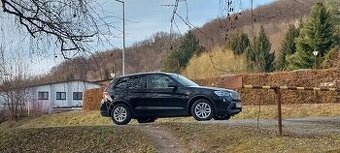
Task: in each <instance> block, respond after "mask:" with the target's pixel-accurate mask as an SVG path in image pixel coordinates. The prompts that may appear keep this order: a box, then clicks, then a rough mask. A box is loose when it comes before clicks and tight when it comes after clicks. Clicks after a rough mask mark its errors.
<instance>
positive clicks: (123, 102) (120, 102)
mask: <svg viewBox="0 0 340 153" xmlns="http://www.w3.org/2000/svg"><path fill="white" fill-rule="evenodd" d="M118 104H125V105H126V106H128V107H129V109H130V112H131V115H132V116H134V111H133V109H132V107H131V105H130V104H129V103H127V102H126V101H122V100H120V101H114V102H112V103H111V104H110V105H109V114H110V116H111V113H112V109H113V106H114V105H118Z"/></svg>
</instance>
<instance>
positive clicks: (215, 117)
mask: <svg viewBox="0 0 340 153" xmlns="http://www.w3.org/2000/svg"><path fill="white" fill-rule="evenodd" d="M230 117H231V116H230V115H227V114H225V115H215V116H214V117H213V118H214V120H229V119H230Z"/></svg>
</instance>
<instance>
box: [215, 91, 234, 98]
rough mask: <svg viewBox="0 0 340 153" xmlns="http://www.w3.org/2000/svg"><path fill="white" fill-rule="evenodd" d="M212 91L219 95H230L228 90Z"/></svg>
mask: <svg viewBox="0 0 340 153" xmlns="http://www.w3.org/2000/svg"><path fill="white" fill-rule="evenodd" d="M214 93H215V94H216V95H217V96H219V97H226V96H231V94H230V92H226V91H214Z"/></svg>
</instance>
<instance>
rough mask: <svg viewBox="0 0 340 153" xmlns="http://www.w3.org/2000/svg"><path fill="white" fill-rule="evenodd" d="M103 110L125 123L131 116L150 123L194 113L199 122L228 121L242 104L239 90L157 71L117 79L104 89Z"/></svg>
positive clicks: (114, 118) (105, 114)
mask: <svg viewBox="0 0 340 153" xmlns="http://www.w3.org/2000/svg"><path fill="white" fill-rule="evenodd" d="M100 109H101V114H102V116H106V117H111V118H112V120H113V122H114V123H115V124H118V125H124V124H128V123H129V122H130V120H131V118H135V119H137V121H138V122H139V123H148V122H154V121H155V120H156V119H157V118H161V117H177V116H190V115H192V116H193V117H194V118H195V119H196V120H198V121H206V120H210V119H212V118H214V119H215V120H228V119H229V118H230V117H231V116H233V115H235V114H237V113H239V112H241V110H242V106H241V101H240V95H239V93H237V92H236V91H233V90H229V89H224V88H214V87H202V86H199V85H197V84H196V83H194V82H193V81H191V80H189V79H187V78H186V77H184V76H182V75H179V74H174V73H163V72H153V73H139V74H132V75H127V76H123V77H119V78H116V79H114V80H113V81H112V82H111V84H110V85H109V86H108V87H107V88H106V89H105V90H104V93H103V99H102V102H101V108H100Z"/></svg>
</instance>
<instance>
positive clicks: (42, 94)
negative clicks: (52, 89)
mask: <svg viewBox="0 0 340 153" xmlns="http://www.w3.org/2000/svg"><path fill="white" fill-rule="evenodd" d="M38 99H39V100H48V92H45V91H39V92H38Z"/></svg>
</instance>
